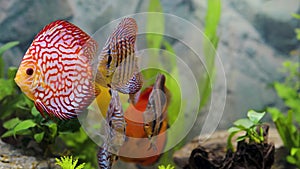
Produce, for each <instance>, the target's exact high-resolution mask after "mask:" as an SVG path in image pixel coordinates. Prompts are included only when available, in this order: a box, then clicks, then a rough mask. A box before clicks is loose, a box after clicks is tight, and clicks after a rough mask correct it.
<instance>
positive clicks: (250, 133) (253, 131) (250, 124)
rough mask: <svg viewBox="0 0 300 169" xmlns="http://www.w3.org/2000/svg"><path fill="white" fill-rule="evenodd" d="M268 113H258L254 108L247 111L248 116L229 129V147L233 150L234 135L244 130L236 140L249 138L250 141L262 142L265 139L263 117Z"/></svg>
mask: <svg viewBox="0 0 300 169" xmlns="http://www.w3.org/2000/svg"><path fill="white" fill-rule="evenodd" d="M265 114H266V113H265V112H263V113H258V112H255V111H254V110H250V111H248V113H247V117H248V118H242V119H239V120H237V121H235V122H234V123H233V125H234V126H233V127H231V128H229V129H228V132H229V133H230V134H229V137H228V139H227V149H229V150H233V145H232V139H233V137H234V136H235V135H236V134H238V133H240V132H244V133H245V134H244V135H242V136H239V137H238V138H237V139H236V141H237V142H239V141H244V140H247V139H248V141H249V142H255V143H262V142H263V141H264V136H263V129H262V127H261V125H262V123H261V122H260V121H261V119H262V118H263V117H264V115H265Z"/></svg>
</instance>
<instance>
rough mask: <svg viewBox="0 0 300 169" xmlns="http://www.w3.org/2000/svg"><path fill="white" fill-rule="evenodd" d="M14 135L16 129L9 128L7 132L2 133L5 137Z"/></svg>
mask: <svg viewBox="0 0 300 169" xmlns="http://www.w3.org/2000/svg"><path fill="white" fill-rule="evenodd" d="M13 135H14V131H13V130H8V131H6V132H5V133H3V134H2V136H1V138H5V137H10V136H13Z"/></svg>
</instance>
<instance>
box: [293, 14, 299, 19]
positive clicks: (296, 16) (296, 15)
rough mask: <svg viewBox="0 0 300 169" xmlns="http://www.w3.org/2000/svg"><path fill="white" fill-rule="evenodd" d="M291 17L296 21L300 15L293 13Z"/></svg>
mask: <svg viewBox="0 0 300 169" xmlns="http://www.w3.org/2000/svg"><path fill="white" fill-rule="evenodd" d="M292 16H293V17H294V18H296V19H300V15H299V14H297V13H293V14H292Z"/></svg>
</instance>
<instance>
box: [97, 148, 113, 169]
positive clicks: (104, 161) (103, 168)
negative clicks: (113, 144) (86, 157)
mask: <svg viewBox="0 0 300 169" xmlns="http://www.w3.org/2000/svg"><path fill="white" fill-rule="evenodd" d="M108 147H109V146H108V144H106V143H104V144H103V145H102V147H100V148H99V150H98V153H97V158H98V166H99V168H100V169H111V167H112V165H113V163H114V162H115V161H116V160H117V159H118V157H117V156H116V155H114V154H112V153H111V152H109V150H108V149H109V148H108Z"/></svg>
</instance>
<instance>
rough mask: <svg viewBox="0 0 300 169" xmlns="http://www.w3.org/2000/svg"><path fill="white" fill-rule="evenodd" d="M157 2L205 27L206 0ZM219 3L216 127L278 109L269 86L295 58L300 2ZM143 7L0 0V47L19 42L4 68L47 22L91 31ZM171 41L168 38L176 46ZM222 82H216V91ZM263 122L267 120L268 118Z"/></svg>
mask: <svg viewBox="0 0 300 169" xmlns="http://www.w3.org/2000/svg"><path fill="white" fill-rule="evenodd" d="M160 3H161V6H162V12H164V13H169V14H173V15H176V16H179V17H182V18H184V19H186V20H188V21H189V22H191V23H193V24H194V25H196V26H197V27H198V28H199V29H201V30H204V29H205V24H206V23H205V16H206V11H207V1H206V0H172V1H171V0H161V1H160ZM221 3H222V8H221V17H220V22H219V25H218V28H217V34H218V36H219V42H218V45H217V54H218V55H219V57H220V59H221V61H222V63H223V66H224V69H225V76H226V82H227V88H226V93H227V97H226V105H225V109H224V113H223V116H222V119H221V122H220V124H219V126H218V129H219V130H221V129H227V128H228V127H230V126H231V125H232V123H233V122H234V121H235V120H237V119H239V118H241V117H245V116H246V113H247V111H248V110H249V109H254V110H264V109H265V108H266V107H270V106H271V107H273V106H274V107H278V108H283V107H284V103H283V101H282V100H281V99H280V98H279V97H278V96H277V94H276V91H275V90H274V88H272V85H271V84H272V83H273V82H274V81H282V80H283V79H284V74H283V73H281V72H280V68H281V67H282V63H283V62H284V61H286V60H290V61H292V62H299V55H300V43H299V40H297V38H296V33H295V29H296V28H299V27H300V22H299V20H298V19H296V18H295V17H293V16H292V14H293V13H299V12H300V1H299V0H247V1H241V0H222V1H221ZM148 8H149V1H148V0H126V2H125V1H121V0H109V1H107V0H51V1H47V0H0V46H2V45H4V44H6V43H7V42H10V41H19V42H20V43H19V45H17V46H15V47H13V48H11V49H9V50H8V51H6V52H5V53H4V55H3V59H4V63H5V70H8V67H10V66H15V67H18V66H19V64H20V62H21V60H22V57H23V55H24V53H25V52H26V50H27V48H28V47H29V45H30V43H31V42H32V40H33V38H34V36H35V35H36V34H37V33H38V32H39V31H40V30H41V29H42V28H43V27H44V26H45V25H46V24H48V23H50V22H51V21H55V20H58V19H63V20H68V21H70V22H71V23H73V24H75V25H77V26H78V27H80V28H81V29H83V30H84V31H85V32H87V33H88V34H90V35H91V34H93V33H94V32H95V31H97V30H98V29H99V28H101V27H102V26H104V25H105V24H107V23H109V22H110V21H113V20H115V19H118V18H120V17H124V16H126V15H130V14H134V13H139V12H147V11H148ZM166 23H168V22H166ZM172 31H173V32H175V33H176V34H180V35H183V36H184V37H186V38H190V40H191V41H193V39H192V38H193V34H191V33H190V32H189V30H187V29H185V27H176V25H173V30H172ZM176 43H177V42H176V41H175V42H170V44H171V45H172V47H173V48H174V49H175V50H179V49H176V47H177V45H176ZM177 55H180V53H177ZM223 85H224V84H216V91H218V88H222V87H224V86H223ZM0 109H1V108H0ZM202 111H203V112H205V109H203V110H202ZM199 118H201V115H200V116H199ZM266 120H267V121H269V122H271V118H270V116H267V119H266ZM200 122H201V119H199V120H198V123H200ZM195 135H197V133H193V134H192V136H195Z"/></svg>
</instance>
